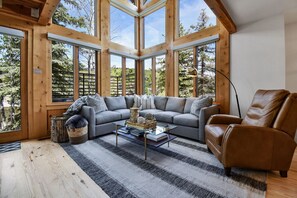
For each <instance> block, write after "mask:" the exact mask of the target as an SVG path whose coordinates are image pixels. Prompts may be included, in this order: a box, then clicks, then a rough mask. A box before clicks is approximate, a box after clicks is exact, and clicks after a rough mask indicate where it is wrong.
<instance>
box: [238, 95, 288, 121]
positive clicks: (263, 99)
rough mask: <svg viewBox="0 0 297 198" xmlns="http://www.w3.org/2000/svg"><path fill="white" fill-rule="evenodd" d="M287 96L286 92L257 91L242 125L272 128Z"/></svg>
mask: <svg viewBox="0 0 297 198" xmlns="http://www.w3.org/2000/svg"><path fill="white" fill-rule="evenodd" d="M288 94H289V91H287V90H258V91H257V92H256V93H255V96H254V99H253V101H252V104H251V106H250V107H249V109H248V111H247V113H246V116H245V118H244V119H243V121H242V124H243V125H252V126H260V127H272V125H273V122H274V120H275V118H276V116H277V114H278V112H279V110H280V108H281V106H282V104H283V103H284V101H285V99H286V97H287V96H288Z"/></svg>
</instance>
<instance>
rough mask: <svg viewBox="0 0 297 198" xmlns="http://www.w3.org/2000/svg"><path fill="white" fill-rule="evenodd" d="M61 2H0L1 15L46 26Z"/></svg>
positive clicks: (25, 0)
mask: <svg viewBox="0 0 297 198" xmlns="http://www.w3.org/2000/svg"><path fill="white" fill-rule="evenodd" d="M59 2H60V0H0V14H3V15H8V16H10V17H14V18H18V19H21V20H25V21H28V22H32V23H39V24H41V25H46V24H47V23H48V22H49V21H50V18H51V17H52V14H53V13H54V11H55V9H56V7H57V5H58V3H59Z"/></svg>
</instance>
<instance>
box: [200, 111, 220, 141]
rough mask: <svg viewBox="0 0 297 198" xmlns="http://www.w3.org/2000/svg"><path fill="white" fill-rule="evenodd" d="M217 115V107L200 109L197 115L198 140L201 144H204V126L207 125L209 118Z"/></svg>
mask: <svg viewBox="0 0 297 198" xmlns="http://www.w3.org/2000/svg"><path fill="white" fill-rule="evenodd" d="M218 113H219V106H218V105H212V106H210V107H203V108H201V109H200V113H199V134H198V139H199V140H200V141H201V142H203V143H204V142H205V131H204V129H205V124H206V123H207V121H208V119H209V117H210V116H212V115H214V114H218Z"/></svg>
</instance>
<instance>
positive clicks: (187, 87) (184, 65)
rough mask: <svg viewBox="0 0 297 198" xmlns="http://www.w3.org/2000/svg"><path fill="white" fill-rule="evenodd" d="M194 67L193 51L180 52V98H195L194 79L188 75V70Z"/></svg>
mask: <svg viewBox="0 0 297 198" xmlns="http://www.w3.org/2000/svg"><path fill="white" fill-rule="evenodd" d="M193 66H194V54H193V49H186V50H181V51H179V52H178V70H179V75H178V85H179V86H178V96H179V97H189V96H193V80H194V79H193V78H192V77H190V76H188V75H187V69H188V68H190V67H193Z"/></svg>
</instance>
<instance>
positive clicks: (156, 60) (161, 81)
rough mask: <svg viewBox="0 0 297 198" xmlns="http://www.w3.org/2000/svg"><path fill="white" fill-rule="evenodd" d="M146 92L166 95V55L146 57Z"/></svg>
mask: <svg viewBox="0 0 297 198" xmlns="http://www.w3.org/2000/svg"><path fill="white" fill-rule="evenodd" d="M143 63H144V93H145V94H148V95H150V94H154V95H158V96H165V78H166V74H165V67H166V65H165V55H161V56H156V57H152V58H148V59H145V60H144V61H143Z"/></svg>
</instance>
